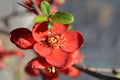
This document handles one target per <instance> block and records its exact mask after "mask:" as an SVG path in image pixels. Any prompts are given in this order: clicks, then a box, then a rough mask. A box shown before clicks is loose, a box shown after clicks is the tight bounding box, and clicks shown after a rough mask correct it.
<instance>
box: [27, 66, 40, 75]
mask: <svg viewBox="0 0 120 80" xmlns="http://www.w3.org/2000/svg"><path fill="white" fill-rule="evenodd" d="M25 71H26V72H27V73H28V74H29V75H31V76H38V75H40V70H39V69H35V68H34V69H33V68H31V67H30V66H29V65H27V66H26V67H25Z"/></svg>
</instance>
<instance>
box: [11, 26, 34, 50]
mask: <svg viewBox="0 0 120 80" xmlns="http://www.w3.org/2000/svg"><path fill="white" fill-rule="evenodd" d="M10 40H11V41H12V42H13V43H14V44H16V46H18V47H19V48H22V49H29V48H32V46H33V44H34V43H35V41H34V39H33V37H32V33H31V31H30V30H28V29H26V28H17V29H15V30H13V31H12V32H11V33H10Z"/></svg>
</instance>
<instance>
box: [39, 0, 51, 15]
mask: <svg viewBox="0 0 120 80" xmlns="http://www.w3.org/2000/svg"><path fill="white" fill-rule="evenodd" d="M40 7H41V10H42V12H43V14H45V15H47V16H49V14H50V4H49V3H48V2H47V1H42V2H41V5H40Z"/></svg>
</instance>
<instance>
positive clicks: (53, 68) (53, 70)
mask: <svg viewBox="0 0 120 80" xmlns="http://www.w3.org/2000/svg"><path fill="white" fill-rule="evenodd" d="M47 70H48V71H49V72H50V73H55V72H56V69H55V67H54V66H52V67H48V68H47Z"/></svg>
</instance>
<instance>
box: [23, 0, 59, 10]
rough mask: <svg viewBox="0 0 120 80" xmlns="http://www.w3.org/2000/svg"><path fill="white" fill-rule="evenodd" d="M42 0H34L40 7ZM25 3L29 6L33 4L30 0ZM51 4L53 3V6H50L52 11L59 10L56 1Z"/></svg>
mask: <svg viewBox="0 0 120 80" xmlns="http://www.w3.org/2000/svg"><path fill="white" fill-rule="evenodd" d="M42 1H43V0H34V2H35V3H36V5H38V7H40V4H41V2H42ZM48 2H49V0H48ZM25 4H26V5H27V6H29V7H32V4H31V2H30V0H25ZM50 5H51V7H50V11H51V12H57V11H58V8H57V6H56V5H55V4H54V3H52V4H50Z"/></svg>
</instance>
